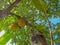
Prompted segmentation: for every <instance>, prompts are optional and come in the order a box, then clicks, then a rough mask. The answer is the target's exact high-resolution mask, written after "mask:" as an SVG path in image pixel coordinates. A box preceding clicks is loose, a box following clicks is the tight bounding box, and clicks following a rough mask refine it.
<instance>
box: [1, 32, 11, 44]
mask: <svg viewBox="0 0 60 45" xmlns="http://www.w3.org/2000/svg"><path fill="white" fill-rule="evenodd" d="M11 37H12V32H9V33H8V32H6V33H5V34H4V35H3V36H2V37H1V38H0V44H2V45H5V44H6V43H7V42H8V40H9V39H10V38H11Z"/></svg>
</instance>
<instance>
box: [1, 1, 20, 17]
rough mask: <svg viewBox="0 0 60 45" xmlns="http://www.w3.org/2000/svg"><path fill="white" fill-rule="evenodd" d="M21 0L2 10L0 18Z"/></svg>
mask: <svg viewBox="0 0 60 45" xmlns="http://www.w3.org/2000/svg"><path fill="white" fill-rule="evenodd" d="M20 1H21V0H16V1H15V2H13V3H12V4H11V5H10V6H9V7H8V8H6V9H3V10H0V18H2V17H5V16H6V15H7V14H8V13H9V12H10V11H11V10H12V9H13V7H14V6H16V5H17V4H18V3H19V2H20Z"/></svg>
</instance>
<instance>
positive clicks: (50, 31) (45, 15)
mask: <svg viewBox="0 0 60 45" xmlns="http://www.w3.org/2000/svg"><path fill="white" fill-rule="evenodd" d="M43 16H44V17H46V20H47V21H48V25H49V33H50V40H51V41H50V42H51V45H54V41H53V35H52V27H51V23H50V21H49V18H48V16H47V14H46V12H45V13H44V15H43Z"/></svg>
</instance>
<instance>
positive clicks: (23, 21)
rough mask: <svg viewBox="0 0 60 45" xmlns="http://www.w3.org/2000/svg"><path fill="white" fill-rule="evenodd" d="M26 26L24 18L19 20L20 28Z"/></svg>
mask: <svg viewBox="0 0 60 45" xmlns="http://www.w3.org/2000/svg"><path fill="white" fill-rule="evenodd" d="M25 25H26V21H25V20H24V19H23V18H21V19H19V20H18V26H19V27H24V26H25Z"/></svg>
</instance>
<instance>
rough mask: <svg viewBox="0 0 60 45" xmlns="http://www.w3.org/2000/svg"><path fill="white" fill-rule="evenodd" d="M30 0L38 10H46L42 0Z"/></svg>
mask: <svg viewBox="0 0 60 45" xmlns="http://www.w3.org/2000/svg"><path fill="white" fill-rule="evenodd" d="M32 2H33V3H34V5H35V7H36V8H37V9H39V10H40V11H43V12H45V11H46V4H45V3H44V2H43V1H42V0H32Z"/></svg>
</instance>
